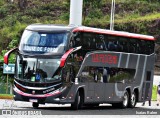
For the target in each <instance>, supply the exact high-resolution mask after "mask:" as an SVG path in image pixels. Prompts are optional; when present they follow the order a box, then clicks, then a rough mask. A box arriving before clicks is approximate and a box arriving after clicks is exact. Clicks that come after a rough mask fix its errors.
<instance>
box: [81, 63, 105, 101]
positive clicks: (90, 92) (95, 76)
mask: <svg viewBox="0 0 160 118" xmlns="http://www.w3.org/2000/svg"><path fill="white" fill-rule="evenodd" d="M102 79H103V78H102V73H101V72H100V70H99V69H98V68H97V67H91V66H86V67H85V68H84V69H83V71H82V76H81V80H82V81H83V82H84V83H85V84H87V91H86V92H87V94H86V98H87V99H86V102H92V103H93V102H95V103H96V102H101V101H103V100H104V87H105V84H104V83H103V82H102V81H103V80H102Z"/></svg>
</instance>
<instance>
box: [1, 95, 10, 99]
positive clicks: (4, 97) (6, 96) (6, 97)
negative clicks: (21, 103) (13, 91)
mask: <svg viewBox="0 0 160 118" xmlns="http://www.w3.org/2000/svg"><path fill="white" fill-rule="evenodd" d="M0 99H13V95H10V94H0Z"/></svg>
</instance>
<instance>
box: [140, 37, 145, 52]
mask: <svg viewBox="0 0 160 118" xmlns="http://www.w3.org/2000/svg"><path fill="white" fill-rule="evenodd" d="M145 43H146V42H145V41H144V40H140V43H139V44H140V53H141V54H146V45H145Z"/></svg>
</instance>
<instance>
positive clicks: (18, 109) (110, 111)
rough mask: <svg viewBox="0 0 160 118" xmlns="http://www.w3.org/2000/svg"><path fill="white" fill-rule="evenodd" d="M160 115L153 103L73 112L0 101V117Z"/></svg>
mask: <svg viewBox="0 0 160 118" xmlns="http://www.w3.org/2000/svg"><path fill="white" fill-rule="evenodd" d="M6 110H8V112H11V115H28V114H30V115H160V106H156V102H155V101H154V102H153V101H152V106H148V103H146V105H145V106H142V103H138V104H137V105H136V107H135V108H133V109H132V108H127V109H119V108H113V107H112V106H111V105H109V104H101V105H100V106H98V107H84V108H83V109H80V110H72V109H71V108H70V105H54V104H46V105H40V106H39V108H38V109H34V108H32V104H31V103H29V102H20V101H13V100H2V99H0V115H2V114H3V115H5V114H7V111H6Z"/></svg>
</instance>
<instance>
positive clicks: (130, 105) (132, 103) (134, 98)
mask: <svg viewBox="0 0 160 118" xmlns="http://www.w3.org/2000/svg"><path fill="white" fill-rule="evenodd" d="M136 97H137V96H136V93H135V92H133V93H132V94H131V97H130V101H129V105H128V107H130V108H133V107H135V105H136V103H137V99H136Z"/></svg>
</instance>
